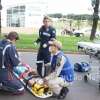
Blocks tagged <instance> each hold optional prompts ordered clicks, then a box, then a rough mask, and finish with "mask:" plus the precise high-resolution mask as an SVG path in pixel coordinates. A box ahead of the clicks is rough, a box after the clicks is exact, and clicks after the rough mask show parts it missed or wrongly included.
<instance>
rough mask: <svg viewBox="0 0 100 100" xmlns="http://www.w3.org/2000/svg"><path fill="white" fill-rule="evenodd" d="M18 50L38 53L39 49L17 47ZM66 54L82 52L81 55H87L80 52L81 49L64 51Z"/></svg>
mask: <svg viewBox="0 0 100 100" xmlns="http://www.w3.org/2000/svg"><path fill="white" fill-rule="evenodd" d="M17 50H18V52H35V53H37V52H38V50H36V49H17ZM64 53H65V54H81V55H85V53H84V52H80V51H76V52H72V51H64Z"/></svg>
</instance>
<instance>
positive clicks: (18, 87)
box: [2, 76, 25, 94]
mask: <svg viewBox="0 0 100 100" xmlns="http://www.w3.org/2000/svg"><path fill="white" fill-rule="evenodd" d="M2 90H5V91H8V92H11V93H12V94H22V93H24V91H25V90H24V86H23V85H22V83H21V82H20V81H19V80H18V79H17V78H16V77H15V76H13V79H11V80H3V81H2Z"/></svg>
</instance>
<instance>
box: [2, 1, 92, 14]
mask: <svg viewBox="0 0 100 100" xmlns="http://www.w3.org/2000/svg"><path fill="white" fill-rule="evenodd" d="M19 1H29V2H32V1H45V2H47V6H46V9H47V13H62V14H69V13H70V14H72V13H73V14H91V13H92V12H93V10H92V9H91V0H9V4H10V2H19ZM2 2H4V4H6V3H7V2H8V0H2Z"/></svg>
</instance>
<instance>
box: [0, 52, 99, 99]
mask: <svg viewBox="0 0 100 100" xmlns="http://www.w3.org/2000/svg"><path fill="white" fill-rule="evenodd" d="M20 56H21V59H22V60H23V61H24V62H27V63H29V64H30V65H31V66H32V67H35V68H36V65H35V61H36V54H34V53H20ZM67 56H68V57H69V59H71V61H72V63H73V64H74V63H75V62H81V61H86V62H89V61H90V60H89V57H88V56H86V55H71V54H67ZM92 60H93V63H92V64H91V66H92V67H93V71H92V73H94V72H95V73H98V70H97V66H99V64H98V61H96V60H95V59H92ZM95 67H96V68H95ZM75 76H76V78H75V79H76V80H75V82H74V83H73V85H72V86H70V92H69V94H68V95H67V97H66V99H65V100H100V91H99V90H98V85H97V83H96V82H95V81H89V82H88V83H85V82H84V81H83V80H82V76H83V74H81V73H75ZM0 100H40V99H39V98H36V97H34V96H33V95H31V94H30V93H29V92H28V91H26V92H25V94H24V95H20V96H15V95H8V94H7V93H3V92H0ZM47 100H56V99H53V98H49V99H47Z"/></svg>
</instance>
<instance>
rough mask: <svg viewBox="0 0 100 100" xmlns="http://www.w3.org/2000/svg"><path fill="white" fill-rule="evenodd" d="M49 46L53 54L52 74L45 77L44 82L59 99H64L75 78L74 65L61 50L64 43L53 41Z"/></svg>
mask: <svg viewBox="0 0 100 100" xmlns="http://www.w3.org/2000/svg"><path fill="white" fill-rule="evenodd" d="M49 48H50V52H51V53H52V54H53V57H52V61H51V74H49V75H48V76H46V77H45V79H44V82H46V83H47V84H48V86H49V87H50V88H51V90H52V91H53V92H54V93H55V94H56V95H57V97H58V99H64V98H65V97H66V95H67V93H68V91H69V90H68V86H69V84H70V83H71V82H72V81H73V80H74V71H73V67H72V65H71V63H70V61H69V59H68V58H67V57H66V56H65V55H64V53H63V52H62V51H61V48H62V44H61V42H60V41H57V40H54V41H52V42H51V44H50V47H49Z"/></svg>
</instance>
